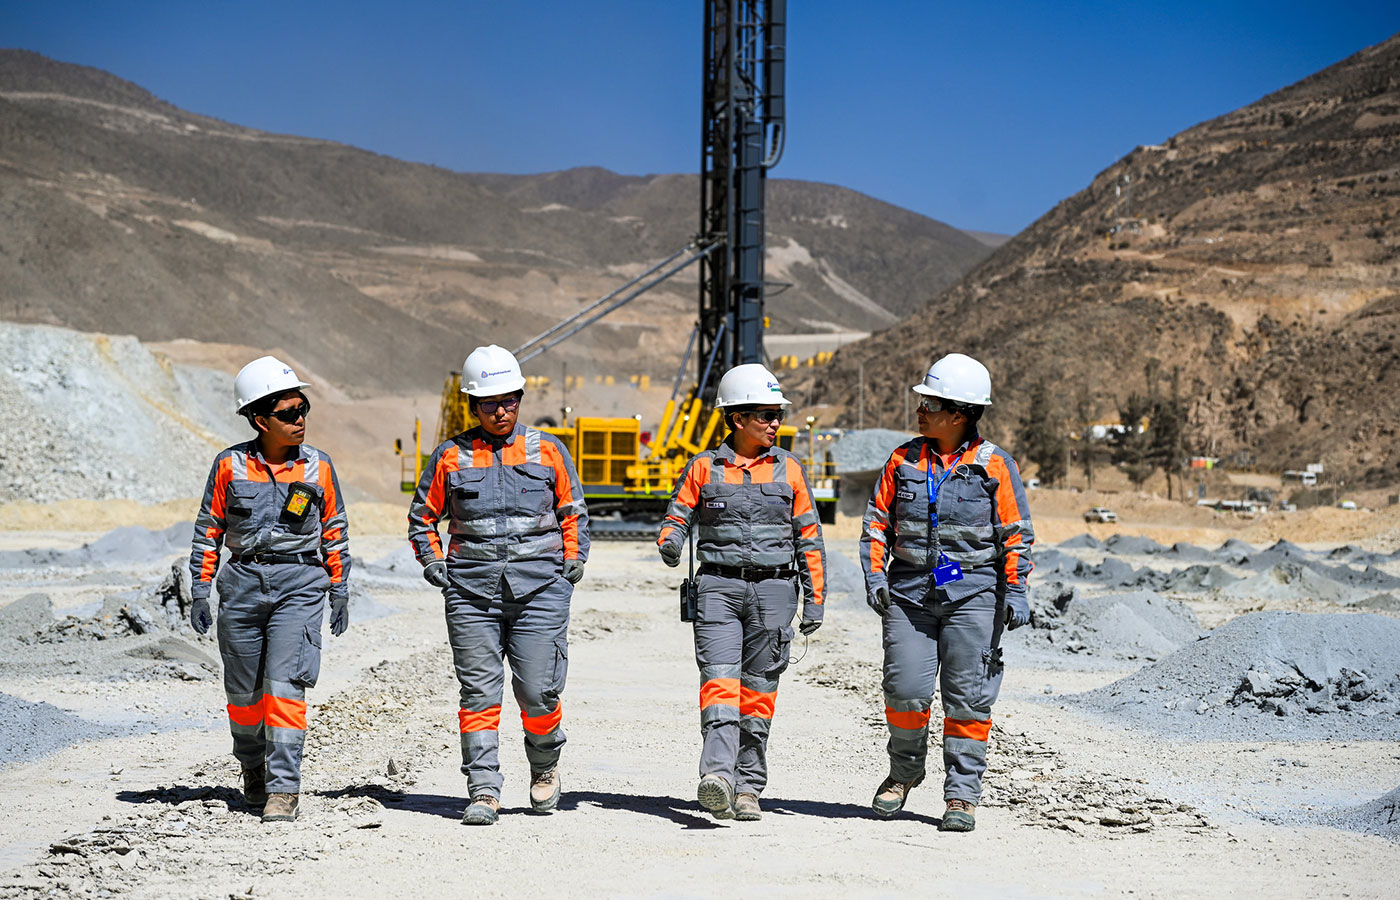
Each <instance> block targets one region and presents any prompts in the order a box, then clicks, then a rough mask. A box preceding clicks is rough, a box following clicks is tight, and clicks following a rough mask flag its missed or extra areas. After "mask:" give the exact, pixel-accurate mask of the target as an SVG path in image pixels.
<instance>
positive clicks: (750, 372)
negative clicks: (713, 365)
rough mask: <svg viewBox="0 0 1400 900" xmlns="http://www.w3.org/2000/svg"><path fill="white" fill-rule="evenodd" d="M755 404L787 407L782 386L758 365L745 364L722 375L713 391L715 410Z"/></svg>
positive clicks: (787, 403)
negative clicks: (774, 404)
mask: <svg viewBox="0 0 1400 900" xmlns="http://www.w3.org/2000/svg"><path fill="white" fill-rule="evenodd" d="M756 403H777V404H780V405H782V406H787V405H789V401H788V399H787V398H786V397H784V396H783V393H782V386H781V385H779V384H778V379H777V377H775V376H774V375H773V373H772V372H770V371H768V370H767V369H766V368H764V367H763V366H761V365H759V364H758V363H746V364H745V365H742V366H735V367H734V368H732V369H730V370H729V371H728V372H725V373H724V375H723V376H722V377H721V378H720V380H719V386H718V387H717V388H716V389H715V408H716V409H723V408H724V407H726V406H746V405H750V404H756Z"/></svg>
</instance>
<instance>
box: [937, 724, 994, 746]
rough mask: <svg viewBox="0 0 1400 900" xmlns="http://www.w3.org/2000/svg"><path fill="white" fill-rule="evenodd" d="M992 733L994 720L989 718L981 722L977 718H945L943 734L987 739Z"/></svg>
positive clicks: (978, 739)
mask: <svg viewBox="0 0 1400 900" xmlns="http://www.w3.org/2000/svg"><path fill="white" fill-rule="evenodd" d="M991 733H992V720H991V719H987V720H985V721H982V722H979V721H977V720H976V719H944V720H943V736H944V737H960V738H970V739H971V740H974V741H985V740H986V739H987V735H989V734H991Z"/></svg>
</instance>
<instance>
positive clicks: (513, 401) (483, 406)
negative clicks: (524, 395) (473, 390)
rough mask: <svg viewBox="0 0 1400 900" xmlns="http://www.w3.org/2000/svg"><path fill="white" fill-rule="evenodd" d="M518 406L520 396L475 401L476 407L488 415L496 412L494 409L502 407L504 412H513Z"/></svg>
mask: <svg viewBox="0 0 1400 900" xmlns="http://www.w3.org/2000/svg"><path fill="white" fill-rule="evenodd" d="M519 406H520V398H519V397H507V398H506V399H504V400H478V401H476V408H477V409H479V410H481V411H482V412H484V413H486V415H488V416H490V415H494V414H495V412H496V410H498V409H504V410H505V411H506V412H515V410H516V409H517V408H518V407H519Z"/></svg>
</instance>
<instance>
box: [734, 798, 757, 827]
mask: <svg viewBox="0 0 1400 900" xmlns="http://www.w3.org/2000/svg"><path fill="white" fill-rule="evenodd" d="M734 818H736V819H738V820H739V821H740V822H757V821H758V820H759V819H761V818H763V810H762V809H760V808H759V805H758V795H757V794H749V793H743V794H740V795H739V796H738V797H736V798H734Z"/></svg>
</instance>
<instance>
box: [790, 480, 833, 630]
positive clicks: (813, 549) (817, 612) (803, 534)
mask: <svg viewBox="0 0 1400 900" xmlns="http://www.w3.org/2000/svg"><path fill="white" fill-rule="evenodd" d="M786 463H787V472H786V474H787V483H788V485H789V486H791V488H792V539H793V546H794V547H795V548H796V549H797V571H798V574H799V576H800V577H801V579H802V595H803V597H804V598H805V601H806V602H805V603H804V605H803V609H802V618H803V619H807V620H820V619H821V618H822V613H823V610H824V604H825V600H826V546H825V544H823V542H822V525H821V518H820V517H819V516H818V515H817V508H816V504H814V503H813V502H812V487H811V485H809V484H808V483H807V473H806V471H805V470H804V469H803V468H802V463H800V462H799V461H798V460H796V459H794V458H792V457H787V458H786Z"/></svg>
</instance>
